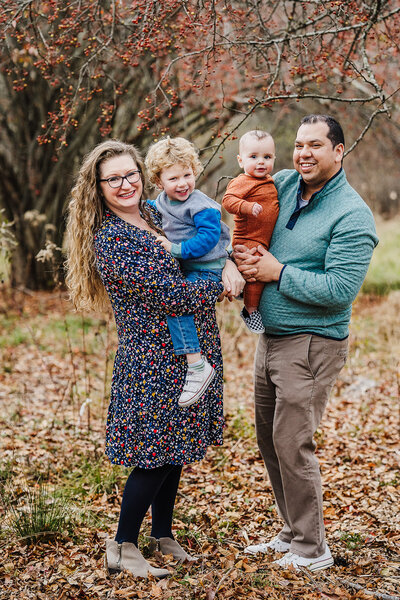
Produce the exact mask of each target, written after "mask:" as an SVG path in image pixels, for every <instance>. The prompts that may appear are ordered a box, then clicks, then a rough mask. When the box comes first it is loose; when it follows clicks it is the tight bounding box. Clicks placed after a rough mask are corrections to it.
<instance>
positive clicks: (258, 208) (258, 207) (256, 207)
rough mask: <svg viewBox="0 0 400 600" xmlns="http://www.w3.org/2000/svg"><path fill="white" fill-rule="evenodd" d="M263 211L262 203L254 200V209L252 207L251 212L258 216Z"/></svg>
mask: <svg viewBox="0 0 400 600" xmlns="http://www.w3.org/2000/svg"><path fill="white" fill-rule="evenodd" d="M261 211H262V206H261V204H258V202H254V204H253V206H252V209H251V213H252V214H253V215H254V216H255V217H258V215H259V214H260V212H261Z"/></svg>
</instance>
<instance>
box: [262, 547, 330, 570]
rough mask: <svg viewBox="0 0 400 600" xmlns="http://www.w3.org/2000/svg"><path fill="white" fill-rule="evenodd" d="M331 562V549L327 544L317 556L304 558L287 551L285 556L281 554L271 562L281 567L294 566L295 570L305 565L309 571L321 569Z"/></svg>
mask: <svg viewBox="0 0 400 600" xmlns="http://www.w3.org/2000/svg"><path fill="white" fill-rule="evenodd" d="M333 562H334V561H333V558H332V554H331V551H330V550H329V548H328V546H327V547H326V550H325V552H324V553H323V554H321V556H318V558H305V557H304V556H299V555H298V554H294V552H288V553H287V554H285V556H282V558H280V559H279V560H275V561H274V562H273V563H272V564H274V565H278V566H279V567H282V568H283V569H288V568H289V567H294V569H296V571H298V570H299V569H300V568H301V567H305V568H306V569H309V570H310V571H321V570H322V569H327V568H328V567H331V566H332V565H333Z"/></svg>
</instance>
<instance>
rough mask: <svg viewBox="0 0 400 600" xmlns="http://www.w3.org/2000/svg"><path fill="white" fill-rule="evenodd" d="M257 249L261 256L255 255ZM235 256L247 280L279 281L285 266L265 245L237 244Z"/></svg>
mask: <svg viewBox="0 0 400 600" xmlns="http://www.w3.org/2000/svg"><path fill="white" fill-rule="evenodd" d="M256 251H257V252H259V253H260V254H261V256H254V253H255V252H256ZM233 256H234V258H235V260H236V262H237V263H238V268H239V271H240V272H241V273H242V275H243V277H244V278H245V279H246V281H264V282H265V283H268V282H269V281H278V280H279V277H280V274H281V272H282V269H283V267H284V265H283V264H282V263H280V262H279V261H278V260H277V259H276V258H275V256H273V255H272V254H271V253H270V252H268V250H266V249H265V248H264V247H263V246H257V248H251V249H249V248H247V247H246V246H241V245H237V246H235V247H234V252H233Z"/></svg>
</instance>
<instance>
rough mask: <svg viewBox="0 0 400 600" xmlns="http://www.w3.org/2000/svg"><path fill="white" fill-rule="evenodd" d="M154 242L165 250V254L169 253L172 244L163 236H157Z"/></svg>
mask: <svg viewBox="0 0 400 600" xmlns="http://www.w3.org/2000/svg"><path fill="white" fill-rule="evenodd" d="M156 242H160V244H161V246H162V247H163V248H164V250H166V251H167V252H171V248H172V244H171V242H170V241H169V240H167V238H166V237H165V236H164V235H159V236H158V237H156Z"/></svg>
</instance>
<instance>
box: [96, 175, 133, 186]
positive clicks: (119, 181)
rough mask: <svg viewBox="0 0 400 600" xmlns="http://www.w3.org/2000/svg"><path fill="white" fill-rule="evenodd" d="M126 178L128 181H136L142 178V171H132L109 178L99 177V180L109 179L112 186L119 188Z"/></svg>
mask: <svg viewBox="0 0 400 600" xmlns="http://www.w3.org/2000/svg"><path fill="white" fill-rule="evenodd" d="M124 179H126V180H127V182H128V183H136V182H137V181H139V179H140V171H131V172H130V173H128V175H123V176H117V175H114V177H109V178H108V179H99V181H107V183H108V185H109V186H110V188H119V187H121V185H122V184H123V183H124Z"/></svg>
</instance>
